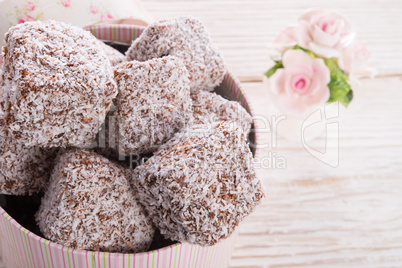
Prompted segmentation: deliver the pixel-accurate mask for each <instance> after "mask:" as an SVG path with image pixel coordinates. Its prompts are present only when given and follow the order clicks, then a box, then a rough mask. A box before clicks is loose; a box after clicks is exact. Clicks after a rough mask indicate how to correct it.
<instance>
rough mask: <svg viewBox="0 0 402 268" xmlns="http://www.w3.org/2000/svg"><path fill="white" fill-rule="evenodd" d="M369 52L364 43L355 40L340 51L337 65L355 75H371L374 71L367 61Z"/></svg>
mask: <svg viewBox="0 0 402 268" xmlns="http://www.w3.org/2000/svg"><path fill="white" fill-rule="evenodd" d="M370 54H371V53H370V51H369V50H368V49H367V46H366V44H364V43H363V42H360V41H357V42H356V43H355V44H354V45H353V46H352V47H350V48H347V49H344V50H343V51H342V54H341V57H340V58H339V60H338V64H339V67H340V68H341V69H343V70H344V71H346V72H347V73H349V74H351V75H353V76H355V77H361V76H373V75H374V74H375V71H374V69H372V68H371V67H370V66H369V65H368V63H367V61H368V59H369V58H370Z"/></svg>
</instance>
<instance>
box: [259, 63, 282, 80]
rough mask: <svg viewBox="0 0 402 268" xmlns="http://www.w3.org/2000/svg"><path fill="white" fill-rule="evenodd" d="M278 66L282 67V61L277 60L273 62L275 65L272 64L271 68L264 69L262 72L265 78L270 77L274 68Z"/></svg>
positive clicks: (274, 70)
mask: <svg viewBox="0 0 402 268" xmlns="http://www.w3.org/2000/svg"><path fill="white" fill-rule="evenodd" d="M280 68H283V64H282V61H277V62H276V63H275V65H274V66H272V68H271V69H269V70H268V71H266V72H265V73H264V75H265V76H266V77H267V78H270V77H271V76H272V75H273V74H274V73H275V72H276V70H278V69H280Z"/></svg>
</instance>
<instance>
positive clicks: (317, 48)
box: [309, 42, 341, 58]
mask: <svg viewBox="0 0 402 268" xmlns="http://www.w3.org/2000/svg"><path fill="white" fill-rule="evenodd" d="M309 45H310V48H311V50H312V51H313V52H314V53H316V54H318V55H320V56H323V57H325V58H338V57H339V56H340V54H341V53H340V51H338V50H337V49H336V48H330V47H326V46H322V45H320V44H317V43H314V42H311V43H310V44H309Z"/></svg>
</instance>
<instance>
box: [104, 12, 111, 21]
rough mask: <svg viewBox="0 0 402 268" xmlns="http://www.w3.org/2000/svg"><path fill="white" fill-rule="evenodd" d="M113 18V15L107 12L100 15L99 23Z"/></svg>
mask: <svg viewBox="0 0 402 268" xmlns="http://www.w3.org/2000/svg"><path fill="white" fill-rule="evenodd" d="M113 18H114V17H113V15H112V14H110V13H108V12H105V13H102V14H101V21H105V20H111V19H113Z"/></svg>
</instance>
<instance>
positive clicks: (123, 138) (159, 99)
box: [112, 57, 192, 155]
mask: <svg viewBox="0 0 402 268" xmlns="http://www.w3.org/2000/svg"><path fill="white" fill-rule="evenodd" d="M115 79H116V82H117V86H118V89H119V95H118V96H117V118H116V120H117V121H116V122H118V129H117V131H118V142H117V143H118V148H119V153H120V154H121V155H130V154H141V153H149V152H153V151H155V150H157V149H158V147H159V146H160V145H162V144H163V143H165V142H166V141H167V140H169V139H170V138H172V137H173V135H174V134H175V133H176V132H178V131H180V130H181V129H182V128H184V127H185V126H187V125H188V124H190V123H191V122H192V113H191V98H190V87H189V80H188V72H187V70H186V68H185V67H184V65H183V63H182V62H181V60H179V59H177V58H175V57H164V58H158V59H151V60H149V61H146V62H138V61H131V62H126V63H123V64H121V65H119V66H117V67H116V69H115ZM113 114H114V113H112V115H113Z"/></svg>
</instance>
